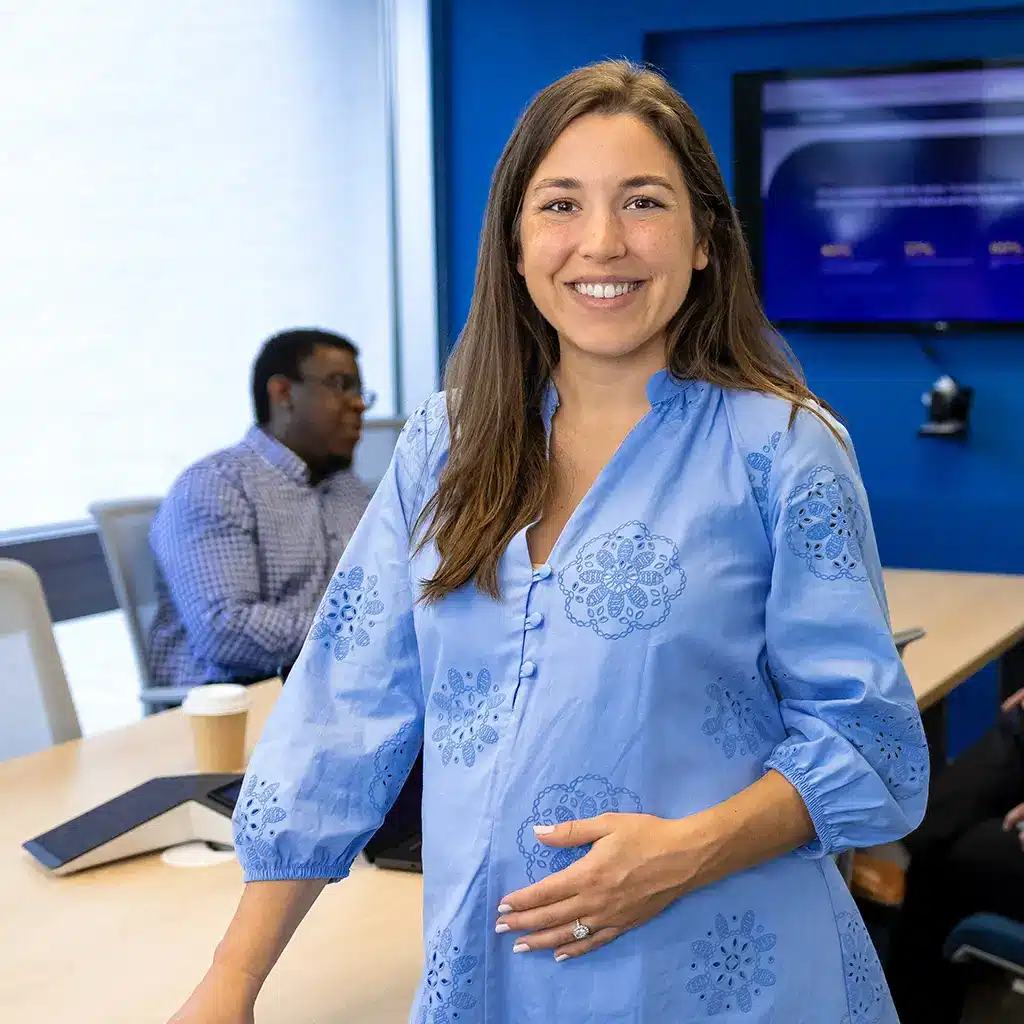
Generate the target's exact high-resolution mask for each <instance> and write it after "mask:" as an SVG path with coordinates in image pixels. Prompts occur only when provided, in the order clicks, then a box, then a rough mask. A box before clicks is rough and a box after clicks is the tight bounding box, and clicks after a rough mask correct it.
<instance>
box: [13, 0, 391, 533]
mask: <svg viewBox="0 0 1024 1024" xmlns="http://www.w3.org/2000/svg"><path fill="white" fill-rule="evenodd" d="M0 25H2V31H0V238H2V239H3V245H4V252H5V258H4V272H3V274H2V275H0V365H2V367H3V373H4V384H5V387H4V392H5V394H4V401H3V403H2V405H0V424H2V427H3V437H4V443H3V445H2V446H0V479H2V480H3V486H2V487H0V530H4V529H9V528H15V527H23V526H30V525H36V524H42V523H54V522H60V521H65V520H74V519H81V518H84V517H85V515H86V507H87V505H88V504H89V502H91V501H94V500H99V499H109V498H115V497H124V496H134V495H151V494H161V493H163V492H164V491H165V490H166V489H167V487H168V486H169V484H170V483H171V481H172V480H173V478H174V477H175V476H176V475H177V474H178V473H179V472H180V471H181V470H182V469H183V468H184V467H185V466H186V465H187V464H188V463H189V462H191V461H193V460H194V459H196V458H199V457H201V456H202V455H204V454H206V453H207V452H210V451H212V450H214V449H216V448H218V447H222V446H224V445H227V444H231V443H233V442H234V441H235V440H236V439H237V438H238V437H240V436H241V434H242V433H243V432H244V431H245V429H246V428H247V426H248V424H249V423H250V421H251V412H250V400H249V394H248V374H249V366H250V363H251V361H252V358H253V356H254V355H255V353H256V350H257V349H258V347H259V344H260V342H261V341H262V340H263V339H264V338H265V337H266V336H267V335H269V334H271V333H273V332H274V331H277V330H279V329H281V328H284V327H290V326H297V325H304V326H308V325H317V326H323V327H328V328H331V329H334V330H338V331H341V332H343V333H345V334H347V335H349V336H350V337H351V338H352V339H353V340H354V341H355V342H356V343H357V344H358V345H359V346H360V348H361V349H362V353H363V360H362V361H363V375H364V378H365V380H366V383H367V386H368V387H371V388H373V389H374V390H376V391H377V392H378V393H379V395H380V396H381V398H380V404H379V405H378V406H377V408H375V409H374V415H383V416H387V415H390V414H392V413H393V412H394V411H395V410H394V407H393V404H392V396H393V394H394V369H393V354H392V341H391V338H392V310H391V308H390V302H391V299H390V294H391V292H390V278H391V267H390V262H389V261H390V254H389V242H388V187H389V186H388V142H387V127H386V125H387V118H386V103H385V99H386V94H385V83H384V73H383V65H382V60H381V47H380V29H379V25H378V11H377V4H376V2H375V0H345V2H344V3H332V2H327V0H319V2H318V0H217V2H216V3H210V2H208V0H176V2H175V3H172V4H156V3H146V2H139V0H104V3H102V4H96V3H95V2H89V0H63V2H62V3H60V4H57V5H54V4H36V3H25V2H23V0H0Z"/></svg>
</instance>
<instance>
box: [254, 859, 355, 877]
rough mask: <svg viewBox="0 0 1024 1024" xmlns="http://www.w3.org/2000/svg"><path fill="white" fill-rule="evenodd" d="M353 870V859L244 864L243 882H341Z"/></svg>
mask: <svg viewBox="0 0 1024 1024" xmlns="http://www.w3.org/2000/svg"><path fill="white" fill-rule="evenodd" d="M351 870H352V858H343V859H340V860H336V861H333V862H316V863H313V864H285V863H280V864H254V865H253V866H252V867H249V866H248V865H246V864H244V863H243V864H242V871H243V881H245V882H246V883H249V882H301V881H306V880H312V879H314V878H323V879H326V880H327V881H328V882H340V881H341V880H342V879H343V878H347V877H348V874H349V872H350V871H351Z"/></svg>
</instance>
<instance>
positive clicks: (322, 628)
mask: <svg viewBox="0 0 1024 1024" xmlns="http://www.w3.org/2000/svg"><path fill="white" fill-rule="evenodd" d="M423 422H424V417H423V416H422V413H421V412H418V413H416V414H414V416H413V417H412V418H411V419H410V424H411V425H415V427H416V429H408V430H405V431H403V433H402V435H401V436H400V437H399V441H398V444H397V445H396V447H395V452H394V455H393V457H392V460H391V465H390V467H389V469H388V472H387V474H386V475H385V477H384V479H383V480H382V481H381V483H380V485H379V487H378V489H377V492H376V493H375V494H374V496H373V499H372V500H371V502H370V504H369V506H368V507H367V510H366V512H365V514H364V515H363V518H362V520H361V521H360V523H359V526H358V527H357V528H356V531H355V533H354V534H353V535H352V539H351V541H350V542H349V544H348V547H347V548H346V550H345V553H344V555H343V556H342V559H341V562H340V564H339V566H338V569H337V572H336V573H335V575H334V576H333V577H332V579H331V582H330V584H329V586H328V589H327V593H326V595H325V596H324V598H323V601H322V602H321V604H320V607H319V609H318V611H317V613H316V617H315V619H314V622H313V626H312V628H311V630H310V632H309V635H308V636H307V638H306V642H305V644H304V645H303V648H302V651H301V653H300V655H299V658H298V661H297V662H296V664H295V667H294V668H293V669H292V671H291V674H290V675H289V676H288V681H287V683H286V684H285V686H284V688H283V690H282V691H281V696H280V697H279V698H278V701H277V704H276V705H275V707H274V710H273V711H272V712H271V715H270V717H269V719H268V721H267V725H266V727H265V729H264V732H263V736H262V737H261V739H260V742H259V743H258V745H257V747H256V750H255V751H254V752H253V756H252V760H251V761H250V763H249V769H248V771H247V773H246V776H245V779H244V781H243V783H242V792H241V795H240V797H239V799H238V802H237V803H236V805H235V813H234V835H235V849H236V851H237V853H238V858H239V860H240V861H241V863H242V867H243V869H244V873H245V880H246V881H247V882H252V881H270V880H276V879H301V878H327V879H339V878H344V877H345V876H346V875H347V874H348V872H349V869H350V867H351V865H352V862H353V861H354V860H355V858H356V856H357V855H358V854H359V852H360V850H362V848H363V846H364V845H365V844H366V842H367V841H368V840H369V839H370V837H371V836H372V835H373V833H374V832H375V831H376V830H377V828H378V827H379V826H380V824H381V822H382V821H383V819H384V815H385V814H386V812H387V811H388V809H389V808H390V806H391V804H392V803H393V802H394V800H395V798H396V797H397V796H398V793H399V791H400V790H401V788H402V785H403V783H404V782H405V779H406V778H407V776H408V774H409V771H410V770H411V768H412V765H413V762H414V761H415V759H416V756H417V754H418V752H419V749H420V745H421V743H422V733H423V696H422V685H421V681H420V665H419V656H418V650H417V643H416V636H415V632H414V628H413V603H414V593H413V586H412V581H411V579H410V570H409V555H410V534H411V529H412V527H413V526H414V524H415V518H416V514H417V512H418V507H417V506H418V495H419V493H420V492H421V490H422V478H423V474H424V467H425V463H426V458H425V451H426V438H425V432H424V430H423Z"/></svg>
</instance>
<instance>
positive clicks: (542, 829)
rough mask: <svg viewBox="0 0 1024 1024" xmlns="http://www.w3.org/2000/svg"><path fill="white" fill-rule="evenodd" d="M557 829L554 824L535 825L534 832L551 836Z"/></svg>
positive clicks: (538, 834)
mask: <svg viewBox="0 0 1024 1024" xmlns="http://www.w3.org/2000/svg"><path fill="white" fill-rule="evenodd" d="M554 831H555V826H554V825H534V826H533V834H534V835H535V836H549V835H551V833H552V832H554Z"/></svg>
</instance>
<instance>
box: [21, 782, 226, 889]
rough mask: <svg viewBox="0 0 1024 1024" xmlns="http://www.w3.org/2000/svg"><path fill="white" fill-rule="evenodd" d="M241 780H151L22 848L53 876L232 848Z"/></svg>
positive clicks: (37, 837) (40, 836) (29, 842)
mask: <svg viewBox="0 0 1024 1024" xmlns="http://www.w3.org/2000/svg"><path fill="white" fill-rule="evenodd" d="M241 779H242V776H241V775H239V774H237V773H231V774H217V775H172V776H164V777H161V778H156V779H150V780H149V781H148V782H144V783H142V785H140V786H136V787H135V788H134V789H130V790H128V792H127V793H122V794H121V795H120V796H116V797H114V798H113V799H112V800H108V801H107V802H106V803H102V804H100V805H99V806H98V807H94V808H93V809H92V810H91V811H86V812H85V814H80V815H79V816H78V817H77V818H72V819H71V820H70V821H67V822H65V823H64V824H63V825H58V826H57V827H56V828H54V829H51V830H50V831H49V832H44V833H43V834H42V835H38V836H36V837H35V838H34V839H30V840H28V842H26V843H24V844H23V846H24V848H25V849H26V850H27V851H28V852H29V853H30V854H32V856H33V857H35V858H36V860H37V861H39V863H40V864H42V865H43V866H44V867H45V868H47V869H49V870H50V871H51V872H53V874H55V875H70V874H73V873H74V872H76V871H82V870H83V869H85V868H91V867H96V866H97V865H100V864H107V863H110V862H111V861H115V860H122V859H123V858H125V857H135V856H138V855H139V854H142V853H152V852H154V851H156V850H163V849H166V848H167V847H169V846H178V845H179V844H181V843H188V842H196V841H199V842H208V843H217V844H220V845H223V846H231V845H233V843H234V837H233V836H232V833H231V812H232V811H233V810H234V806H235V801H234V798H233V796H232V792H233V791H234V792H235V793H237V788H238V786H239V785H240V784H241Z"/></svg>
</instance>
